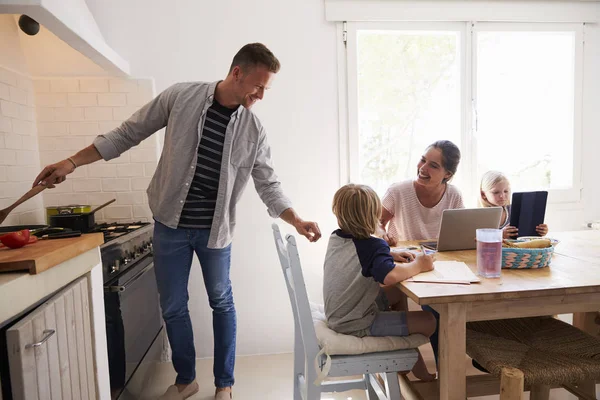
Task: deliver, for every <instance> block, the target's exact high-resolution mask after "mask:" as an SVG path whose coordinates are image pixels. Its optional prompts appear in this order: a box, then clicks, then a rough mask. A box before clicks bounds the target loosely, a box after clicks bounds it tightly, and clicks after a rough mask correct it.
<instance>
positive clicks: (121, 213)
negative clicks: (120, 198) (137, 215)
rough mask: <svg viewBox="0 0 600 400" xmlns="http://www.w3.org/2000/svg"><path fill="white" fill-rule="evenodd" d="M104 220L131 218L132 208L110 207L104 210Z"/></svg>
mask: <svg viewBox="0 0 600 400" xmlns="http://www.w3.org/2000/svg"><path fill="white" fill-rule="evenodd" d="M104 218H122V219H130V218H133V211H132V206H115V205H110V206H108V207H106V208H105V209H104Z"/></svg>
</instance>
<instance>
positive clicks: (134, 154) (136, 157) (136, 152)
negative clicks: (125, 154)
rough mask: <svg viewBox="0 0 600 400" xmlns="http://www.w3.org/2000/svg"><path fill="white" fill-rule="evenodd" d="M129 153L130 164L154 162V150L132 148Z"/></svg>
mask: <svg viewBox="0 0 600 400" xmlns="http://www.w3.org/2000/svg"><path fill="white" fill-rule="evenodd" d="M130 152H131V162H132V163H146V162H152V161H154V162H156V161H157V160H156V150H155V149H136V148H133V149H131V150H130Z"/></svg>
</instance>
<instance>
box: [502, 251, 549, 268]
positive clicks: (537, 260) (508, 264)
mask: <svg viewBox="0 0 600 400" xmlns="http://www.w3.org/2000/svg"><path fill="white" fill-rule="evenodd" d="M553 253H554V246H551V247H546V248H545V249H518V248H512V247H503V248H502V268H506V269H534V268H545V267H548V266H550V261H551V260H552V254H553Z"/></svg>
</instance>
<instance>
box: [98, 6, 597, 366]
mask: <svg viewBox="0 0 600 400" xmlns="http://www.w3.org/2000/svg"><path fill="white" fill-rule="evenodd" d="M87 2H88V6H89V7H90V10H91V11H92V13H93V14H94V16H95V18H96V21H97V23H98V26H99V27H100V29H101V31H102V33H103V35H104V37H105V39H106V41H107V42H108V44H109V45H110V46H111V47H113V48H114V49H115V50H116V51H117V52H118V53H119V54H122V55H123V56H124V57H125V58H127V59H128V61H129V62H130V65H131V71H132V75H134V76H148V77H153V78H155V81H156V86H157V90H158V91H160V90H163V89H165V88H166V87H167V86H168V85H170V84H172V83H174V82H177V81H185V80H216V79H221V78H223V77H224V76H225V74H226V71H227V69H228V67H229V63H230V61H231V58H232V56H233V54H234V53H235V51H237V50H238V49H239V47H241V46H242V45H244V44H246V43H248V42H253V41H260V42H263V43H265V44H266V45H267V46H269V47H270V48H271V49H272V50H273V52H274V53H275V54H276V55H277V56H278V57H279V59H280V61H281V62H282V70H281V72H280V73H279V74H278V76H277V78H276V80H275V82H274V86H273V89H272V90H271V91H269V92H268V93H267V96H266V97H265V99H264V100H263V102H261V104H259V105H257V106H256V108H255V111H256V112H257V114H258V115H259V116H260V117H261V119H262V121H263V123H264V124H265V126H266V128H267V129H268V131H269V132H270V133H269V139H270V144H271V146H272V148H273V155H274V159H275V165H276V169H277V171H278V173H279V175H280V178H281V180H282V182H283V185H284V189H285V190H286V193H287V194H288V195H289V196H290V197H291V198H292V200H293V201H294V204H295V208H296V209H297V210H298V211H299V213H300V215H302V216H303V217H304V218H307V219H308V218H310V219H314V220H316V221H318V222H319V223H320V225H321V230H322V231H323V233H324V239H323V240H321V241H320V242H319V243H316V244H309V243H307V242H306V241H305V240H300V254H301V257H302V259H303V261H304V272H305V275H306V280H307V286H308V290H309V295H310V296H311V297H312V298H313V299H315V300H321V298H322V294H321V279H322V262H323V256H324V253H325V248H326V244H327V243H326V242H327V236H328V235H329V233H330V232H331V231H332V230H333V229H335V227H336V225H335V220H334V218H333V216H332V214H331V211H330V204H331V200H332V197H333V193H334V192H335V190H336V189H337V188H338V187H339V184H340V182H339V180H338V176H339V160H338V154H339V152H338V98H337V90H338V88H337V65H336V62H337V57H336V49H337V43H336V29H335V25H334V24H333V23H328V22H326V21H325V17H324V2H323V1H322V0H304V1H301V2H291V1H277V0H258V1H254V2H238V1H233V0H225V1H221V2H197V1H193V0H179V1H176V2H170V3H166V2H161V1H158V0H151V1H148V0H130V1H127V2H122V1H120V0H87ZM586 52H587V57H586V79H588V81H587V83H586V90H585V93H584V96H585V99H584V102H585V107H586V114H585V116H584V136H585V137H584V160H583V165H584V168H583V173H584V201H583V202H582V203H581V205H575V206H574V205H568V206H558V207H550V208H549V210H548V223H549V224H550V225H551V229H552V228H553V227H554V229H555V230H558V229H579V228H581V227H582V226H583V223H584V222H585V221H587V220H591V219H600V206H599V204H600V188H599V187H598V186H597V185H596V183H597V178H596V177H595V173H594V172H595V171H594V170H595V169H596V168H595V164H596V163H595V157H596V154H595V152H596V150H595V149H597V148H599V147H600V146H599V145H600V135H598V134H597V131H598V127H600V120H599V118H600V117H599V116H598V113H597V112H596V111H594V110H597V109H598V106H599V105H600V104H599V99H600V84H599V80H598V79H597V77H596V76H595V74H597V73H598V72H597V71H600V57H599V52H600V34H599V30H598V27H596V26H593V27H589V26H588V29H587V36H586ZM250 187H251V186H250ZM238 212H239V224H238V227H237V232H236V239H235V241H234V246H233V265H232V274H231V275H232V282H233V286H234V293H235V299H236V303H237V309H238V319H239V321H238V322H239V324H238V332H239V335H238V353H239V354H252V353H276V352H282V351H291V349H292V331H293V325H292V318H291V314H290V307H289V301H288V298H287V294H286V292H285V286H284V283H283V279H282V276H281V272H280V267H279V265H278V262H277V260H276V256H275V248H274V246H273V241H272V237H271V232H270V223H271V221H272V220H271V219H270V218H269V217H268V216H267V214H266V212H265V211H264V206H263V205H262V204H261V202H260V200H259V199H258V197H257V195H256V194H255V192H254V190H253V189H252V188H250V189H249V190H247V191H246V193H245V195H244V196H243V198H242V200H241V202H240V204H239V207H238ZM284 228H285V229H288V231H289V228H288V227H287V226H285V227H284ZM189 288H190V292H191V297H190V310H191V313H192V318H193V324H194V329H195V338H196V345H197V351H198V356H199V357H205V356H210V355H212V332H211V313H210V309H209V307H208V303H207V300H206V295H205V292H204V288H203V282H202V277H201V275H200V273H199V269H198V265H197V264H195V265H194V268H193V272H192V278H191V281H190V286H189Z"/></svg>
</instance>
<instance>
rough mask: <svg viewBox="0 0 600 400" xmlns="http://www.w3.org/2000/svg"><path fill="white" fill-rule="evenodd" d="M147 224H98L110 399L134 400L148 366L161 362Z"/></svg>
mask: <svg viewBox="0 0 600 400" xmlns="http://www.w3.org/2000/svg"><path fill="white" fill-rule="evenodd" d="M153 229H154V225H153V224H151V223H147V222H131V223H107V224H98V225H96V226H95V227H94V229H93V230H92V231H91V232H100V233H102V234H104V244H103V245H102V246H100V254H101V256H102V275H103V281H104V308H105V314H106V337H107V346H108V367H109V374H110V387H111V399H113V400H115V399H119V400H127V399H137V398H139V396H140V394H141V393H139V389H140V388H143V385H140V382H144V381H145V380H147V379H148V376H147V375H148V373H149V371H150V370H151V368H147V367H148V365H151V364H153V363H157V362H159V361H160V354H161V351H162V340H161V338H162V335H161V332H162V318H161V315H160V307H159V297H158V289H157V287H156V278H155V275H154V258H153V254H152V233H153Z"/></svg>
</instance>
